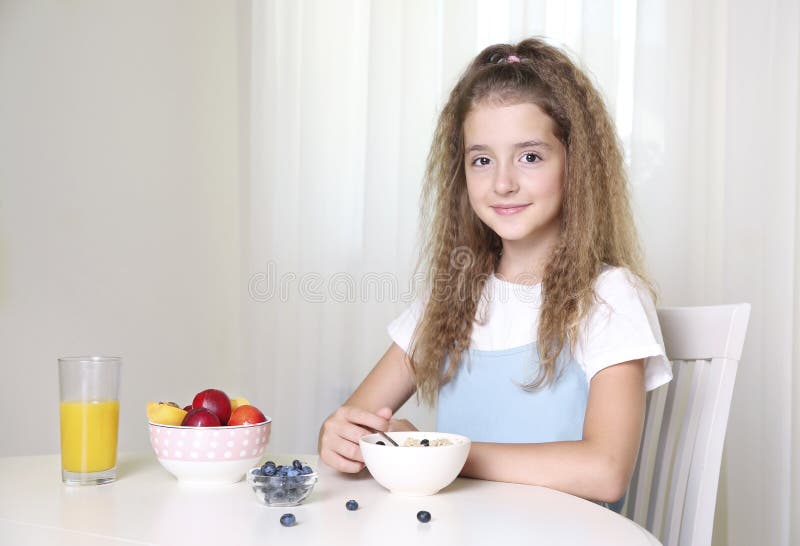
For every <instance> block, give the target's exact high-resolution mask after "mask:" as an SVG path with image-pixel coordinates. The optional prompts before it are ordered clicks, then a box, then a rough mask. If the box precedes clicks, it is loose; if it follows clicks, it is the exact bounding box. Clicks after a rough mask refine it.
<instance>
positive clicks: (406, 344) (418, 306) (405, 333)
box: [386, 298, 425, 353]
mask: <svg viewBox="0 0 800 546" xmlns="http://www.w3.org/2000/svg"><path fill="white" fill-rule="evenodd" d="M424 310H425V303H424V302H423V301H422V300H421V299H420V298H417V299H415V300H414V301H413V302H412V303H411V305H410V306H409V307H408V308H407V309H406V310H405V311H403V312H402V313H401V314H400V315H399V316H398V317H397V318H396V319H394V320H393V321H392V322H390V323H389V326H387V327H386V330H387V331H388V332H389V337H391V338H392V341H394V342H395V343H396V344H397V346H398V347H400V348H401V349H403V350H404V351H405V352H406V353H408V351H409V349H410V348H411V338H412V336H413V335H414V330H415V329H416V328H417V323H418V322H419V321H420V319H421V318H422V313H423V311H424Z"/></svg>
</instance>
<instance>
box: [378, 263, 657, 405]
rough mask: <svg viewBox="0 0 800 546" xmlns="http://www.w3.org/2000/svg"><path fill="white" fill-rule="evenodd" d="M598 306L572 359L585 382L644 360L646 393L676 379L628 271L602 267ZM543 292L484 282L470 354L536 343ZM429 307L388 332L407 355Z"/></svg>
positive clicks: (650, 306)
mask: <svg viewBox="0 0 800 546" xmlns="http://www.w3.org/2000/svg"><path fill="white" fill-rule="evenodd" d="M595 293H596V294H597V296H598V303H597V304H596V305H595V306H594V308H593V309H592V310H591V311H590V312H589V314H588V315H587V316H586V318H585V319H584V322H583V325H582V328H581V332H580V336H579V339H578V342H577V344H576V347H575V351H574V353H573V357H574V358H575V360H576V361H577V362H578V363H579V364H580V365H581V367H582V368H583V370H584V371H585V372H586V380H587V381H589V382H591V379H592V377H594V375H595V374H596V373H597V372H599V371H600V370H602V369H603V368H606V367H608V366H612V365H614V364H619V363H621V362H626V361H629V360H636V359H639V358H643V359H645V378H644V379H645V389H646V390H648V391H649V390H652V389H655V388H656V387H659V386H661V385H663V384H665V383H667V382H669V381H670V379H672V367H671V365H670V363H669V361H668V360H667V357H666V356H665V353H664V344H663V340H662V338H661V328H660V327H659V325H658V317H657V315H656V309H655V305H654V303H653V300H652V298H651V297H650V294H649V292H648V291H647V289H646V288H645V287H644V286H643V285H642V283H641V282H640V281H638V279H637V278H636V277H635V276H634V275H632V274H631V273H630V272H629V271H628V270H627V269H625V268H621V267H604V268H603V271H602V272H601V273H600V275H599V276H598V278H597V281H596V283H595ZM541 304H542V286H541V284H536V285H523V284H515V283H510V282H508V281H504V280H501V279H498V278H497V277H496V276H494V275H492V276H491V277H489V279H488V280H487V282H486V286H485V288H484V293H483V297H482V298H481V300H480V303H479V305H478V312H477V314H476V317H478V318H479V319H480V318H483V319H484V320H477V321H476V322H475V324H474V325H473V328H472V337H471V340H470V348H471V349H475V350H481V351H501V350H505V349H511V348H514V347H521V346H524V345H528V344H530V343H533V342H535V341H536V334H537V330H538V327H539V309H540V307H541ZM424 306H425V303H424V302H423V301H422V300H421V299H419V298H418V299H417V300H415V301H414V302H413V303H412V304H411V306H410V307H409V308H408V309H406V310H405V311H404V312H403V313H402V314H401V315H400V316H399V317H397V318H396V319H395V320H394V321H392V322H391V323H390V324H389V326H388V328H387V329H388V332H389V336H390V337H391V338H392V340H393V341H394V342H395V343H396V344H397V345H398V346H399V347H401V348H402V349H403V350H404V351H406V352H408V350H409V346H410V344H411V337H412V335H413V333H414V329H415V328H416V325H417V323H418V322H419V320H420V318H421V317H422V313H423V311H424Z"/></svg>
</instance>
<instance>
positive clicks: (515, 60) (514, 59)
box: [506, 55, 519, 63]
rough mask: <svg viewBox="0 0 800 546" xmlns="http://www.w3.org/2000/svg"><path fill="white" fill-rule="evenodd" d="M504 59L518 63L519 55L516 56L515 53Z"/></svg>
mask: <svg viewBox="0 0 800 546" xmlns="http://www.w3.org/2000/svg"><path fill="white" fill-rule="evenodd" d="M506 61H507V62H509V63H518V62H519V57H517V56H516V55H509V56H508V58H507V59H506Z"/></svg>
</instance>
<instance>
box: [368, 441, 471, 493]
mask: <svg viewBox="0 0 800 546" xmlns="http://www.w3.org/2000/svg"><path fill="white" fill-rule="evenodd" d="M387 434H388V435H389V437H390V438H391V439H392V440H394V441H395V442H397V444H398V447H394V446H393V445H391V444H389V443H386V445H379V444H378V443H377V442H378V441H383V442H386V440H384V439H383V438H382V437H381V435H380V434H367V435H366V436H362V437H361V439H360V440H359V446H360V447H361V454H362V455H363V457H364V463H365V464H366V465H367V468H368V469H369V472H370V474H372V477H373V478H375V481H377V482H378V483H379V484H381V485H382V486H384V487H385V488H386V489H388V490H389V491H391V492H392V493H396V494H398V495H408V496H415V497H419V496H425V495H433V494H435V493H437V492H439V490H441V489H443V488H445V487H447V486H448V485H450V484H451V483H452V482H453V480H455V479H456V477H457V476H458V474H459V473H460V472H461V469H462V468H464V463H466V462H467V455H469V448H470V445H471V442H470V439H469V438H467V437H466V436H461V435H460V434H449V433H446V432H418V431H413V432H389V433H387ZM407 438H411V439H413V440H422V439H423V438H427V439H428V440H429V441H431V442H432V441H434V440H449V441H451V442H452V443H453V444H452V445H445V446H435V447H434V446H431V447H421V446H420V447H403V444H404V443H405V441H406V439H407Z"/></svg>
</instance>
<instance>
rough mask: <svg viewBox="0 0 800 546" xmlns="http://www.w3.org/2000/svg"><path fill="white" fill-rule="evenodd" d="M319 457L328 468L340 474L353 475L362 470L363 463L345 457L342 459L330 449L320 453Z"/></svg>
mask: <svg viewBox="0 0 800 546" xmlns="http://www.w3.org/2000/svg"><path fill="white" fill-rule="evenodd" d="M320 457H322V460H323V461H325V463H326V464H327V465H328V466H331V467H333V468H335V469H336V470H339V471H341V472H349V473H351V474H355V473H356V472H360V471H361V469H363V468H364V463H363V462H359V461H352V460H350V459H347V458H345V457H342V456H341V455H339V454H338V453H336V452H335V451H332V450H330V449H323V450H322V453H320Z"/></svg>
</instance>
